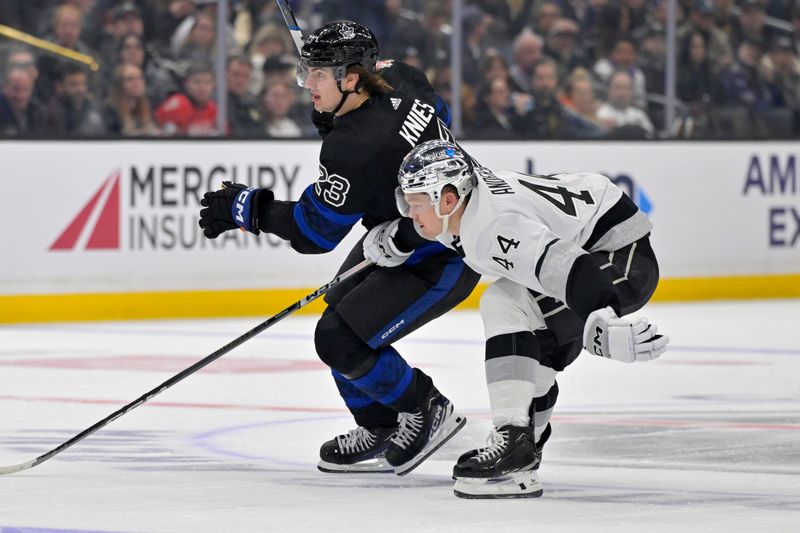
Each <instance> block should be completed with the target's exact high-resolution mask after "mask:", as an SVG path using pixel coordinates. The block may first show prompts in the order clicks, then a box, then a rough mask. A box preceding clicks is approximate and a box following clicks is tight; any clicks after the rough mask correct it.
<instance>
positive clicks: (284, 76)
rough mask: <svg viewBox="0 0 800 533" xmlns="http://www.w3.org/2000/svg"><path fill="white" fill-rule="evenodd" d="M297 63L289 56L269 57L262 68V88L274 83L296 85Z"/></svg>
mask: <svg viewBox="0 0 800 533" xmlns="http://www.w3.org/2000/svg"><path fill="white" fill-rule="evenodd" d="M296 72H297V61H296V60H295V59H293V58H291V57H290V56H270V57H268V58H267V60H266V61H265V62H264V66H263V67H262V77H263V80H264V83H263V85H264V87H265V88H266V87H269V86H270V85H272V84H275V83H289V84H292V83H294V84H295V85H296V84H297V75H296Z"/></svg>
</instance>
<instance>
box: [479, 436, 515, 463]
mask: <svg viewBox="0 0 800 533" xmlns="http://www.w3.org/2000/svg"><path fill="white" fill-rule="evenodd" d="M486 444H488V446H487V447H485V448H481V449H479V450H478V455H476V456H475V459H476V460H477V461H478V462H483V461H487V460H491V459H495V458H496V457H498V456H500V455H501V454H502V453H503V450H505V448H506V446H507V445H508V430H507V429H506V430H503V431H498V430H497V428H492V431H491V433H489V437H488V438H487V439H486Z"/></svg>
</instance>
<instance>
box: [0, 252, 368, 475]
mask: <svg viewBox="0 0 800 533" xmlns="http://www.w3.org/2000/svg"><path fill="white" fill-rule="evenodd" d="M372 264H373V263H372V261H370V260H369V259H365V260H363V261H361V262H360V263H359V264H357V265H356V266H354V267H353V268H351V269H350V270H348V271H346V272H343V273H341V274H339V275H338V276H336V277H335V278H333V280H331V281H330V282H328V283H326V284H325V285H323V286H322V287H320V288H319V289H317V290H315V291H314V292H312V293H311V294H309V295H307V296H304V297H303V299H302V300H299V301H297V302H295V303H294V304H292V305H290V306H289V307H287V308H286V309H284V310H283V311H281V312H280V313H278V314H277V315H275V316H273V317H272V318H269V319H267V320H265V321H264V322H262V323H261V324H259V325H258V326H256V327H254V328H253V329H251V330H250V331H248V332H247V333H245V334H244V335H242V336H240V337H238V338H236V339H234V340H232V341H231V342H229V343H228V344H226V345H225V346H223V347H222V348H220V349H219V350H217V351H216V352H214V353H212V354H211V355H208V356H206V357H205V358H204V359H201V360H200V361H198V362H196V363H195V364H193V365H192V366H190V367H188V368H186V369H184V370H182V371H180V372H179V373H177V374H175V375H174V376H172V377H171V378H169V379H168V380H167V381H165V382H164V383H162V384H161V385H159V386H158V387H156V388H154V389H153V390H151V391H150V392H148V393H146V394H144V395H142V396H140V397H139V398H137V399H136V400H134V401H132V402H131V403H129V404H128V405H126V406H125V407H123V408H121V409H119V410H117V411H114V412H113V413H111V414H110V415H108V416H107V417H105V418H104V419H102V420H101V421H99V422H97V423H96V424H95V425H93V426H91V427H89V428H86V429H84V430H83V431H81V432H80V433H78V434H77V435H75V436H74V437H72V438H71V439H69V440H68V441H66V442H64V443H63V444H61V445H60V446H58V447H56V448H53V449H52V450H50V451H49V452H47V453H45V454H42V455H40V456H39V457H37V458H36V459H32V460H30V461H26V462H24V463H19V464H17V465H13V466H0V475H5V474H13V473H15V472H21V471H23V470H28V469H31V468H33V467H35V466H37V465H40V464H42V463H43V462H45V461H47V460H48V459H50V458H52V457H55V456H56V455H58V454H60V453H61V452H63V451H64V450H66V449H67V448H69V447H71V446H72V445H74V444H77V443H78V442H80V441H82V440H83V439H85V438H86V437H88V436H89V435H91V434H92V433H94V432H95V431H97V430H99V429H101V428H103V427H105V426H106V425H108V424H110V423H111V422H113V421H114V420H116V419H117V418H119V417H121V416H122V415H124V414H126V413H129V412H130V411H133V410H134V409H136V408H137V407H139V406H140V405H142V404H143V403H144V402H146V401H148V400H150V399H151V398H153V397H155V396H158V395H159V394H161V393H162V392H164V391H165V390H167V389H168V388H170V387H172V386H173V385H175V384H176V383H178V382H180V381H183V380H184V379H185V378H187V377H189V376H191V375H192V374H194V373H195V372H197V371H198V370H200V369H202V368H204V367H205V366H207V365H208V364H210V363H212V362H214V361H216V360H217V359H219V358H220V357H222V356H223V355H225V354H226V353H228V352H230V351H231V350H233V349H234V348H236V347H237V346H240V345H242V344H244V343H245V342H247V341H248V340H250V339H252V338H253V337H255V336H256V335H258V334H259V333H261V332H262V331H264V330H265V329H267V328H269V327H271V326H272V325H274V324H276V323H278V322H280V321H281V320H283V319H284V318H286V317H287V316H289V315H291V314H292V313H294V312H295V311H297V310H298V309H300V308H301V307H304V306H305V305H306V304H308V303H309V302H312V301H313V300H316V299H317V298H319V297H320V296H322V295H323V294H325V293H326V292H328V291H329V290H331V289H332V288H334V287H336V286H337V285H339V284H340V283H341V282H343V281H344V280H346V279H347V278H349V277H351V276H353V275H355V274H357V273H359V272H361V271H362V270H364V269H365V268H367V267H369V266H370V265H372Z"/></svg>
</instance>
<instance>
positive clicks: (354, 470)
mask: <svg viewBox="0 0 800 533" xmlns="http://www.w3.org/2000/svg"><path fill="white" fill-rule="evenodd" d="M317 469H318V470H319V471H320V472H325V473H326V474H391V473H393V472H394V468H393V467H392V465H390V464H389V463H387V462H386V460H384V459H380V460H377V461H375V460H373V461H365V462H361V463H354V464H351V465H339V464H336V463H329V462H327V461H322V460H320V462H319V463H317Z"/></svg>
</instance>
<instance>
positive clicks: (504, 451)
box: [453, 425, 543, 498]
mask: <svg viewBox="0 0 800 533" xmlns="http://www.w3.org/2000/svg"><path fill="white" fill-rule="evenodd" d="M489 441H490V443H489V446H487V447H486V448H481V449H478V450H472V451H470V452H467V453H465V454H464V455H462V456H461V457H460V458H459V460H458V463H457V464H456V466H455V467H453V477H454V478H455V479H456V483H455V486H454V487H453V491H454V492H455V494H456V496H458V497H460V498H535V497H537V496H541V495H542V493H543V490H542V484H541V483H540V482H539V478H538V475H537V472H536V469H537V468H538V467H539V461H540V455H539V452H538V451H537V449H536V445H535V444H534V442H533V428H532V427H529V426H526V427H518V426H511V425H506V426H502V427H501V428H499V429H496V430H492V433H491V435H490V436H489Z"/></svg>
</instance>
